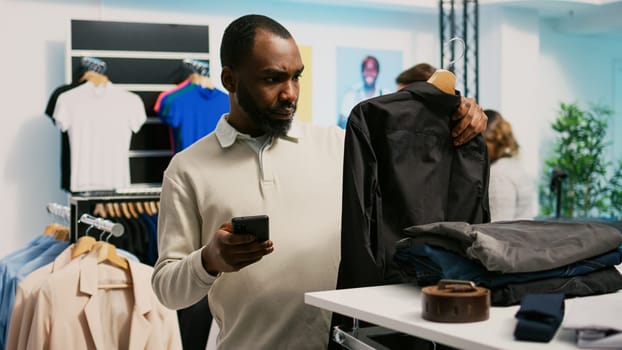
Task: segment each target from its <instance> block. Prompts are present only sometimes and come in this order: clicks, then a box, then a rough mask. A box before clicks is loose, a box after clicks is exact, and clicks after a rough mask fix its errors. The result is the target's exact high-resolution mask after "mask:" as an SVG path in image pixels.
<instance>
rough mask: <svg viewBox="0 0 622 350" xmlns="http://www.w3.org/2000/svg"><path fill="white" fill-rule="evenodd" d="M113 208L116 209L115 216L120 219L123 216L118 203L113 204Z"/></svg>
mask: <svg viewBox="0 0 622 350" xmlns="http://www.w3.org/2000/svg"><path fill="white" fill-rule="evenodd" d="M112 208H114V215H115V217H116V218H120V217H121V216H123V215H122V214H121V206H120V205H119V203H118V202H114V203H112Z"/></svg>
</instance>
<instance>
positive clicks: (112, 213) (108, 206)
mask: <svg viewBox="0 0 622 350" xmlns="http://www.w3.org/2000/svg"><path fill="white" fill-rule="evenodd" d="M106 213H107V214H108V216H109V217H111V218H113V217H115V211H114V207H113V206H112V202H108V203H106Z"/></svg>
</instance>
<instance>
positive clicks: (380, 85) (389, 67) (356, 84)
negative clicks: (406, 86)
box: [336, 47, 403, 128]
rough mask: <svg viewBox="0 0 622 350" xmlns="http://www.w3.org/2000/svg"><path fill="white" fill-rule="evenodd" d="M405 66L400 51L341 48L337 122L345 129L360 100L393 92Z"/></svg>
mask: <svg viewBox="0 0 622 350" xmlns="http://www.w3.org/2000/svg"><path fill="white" fill-rule="evenodd" d="M402 69H403V64H402V52H401V51H393V50H378V49H364V48H347V47H338V48H337V118H336V122H337V125H339V126H340V127H342V128H345V126H346V123H347V119H348V116H349V115H350V111H351V110H352V107H354V106H355V105H356V104H357V103H359V102H361V101H363V100H366V99H369V98H372V97H375V96H380V95H384V94H388V93H392V92H394V91H395V90H396V84H395V78H396V77H397V76H398V75H399V74H400V72H401V71H402Z"/></svg>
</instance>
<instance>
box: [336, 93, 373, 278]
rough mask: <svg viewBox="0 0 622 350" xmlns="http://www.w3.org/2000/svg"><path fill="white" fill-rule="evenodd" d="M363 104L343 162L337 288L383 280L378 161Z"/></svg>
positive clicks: (350, 123) (350, 125) (350, 126)
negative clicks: (378, 253) (365, 121)
mask: <svg viewBox="0 0 622 350" xmlns="http://www.w3.org/2000/svg"><path fill="white" fill-rule="evenodd" d="M363 114H364V111H363V109H362V108H361V106H360V105H359V106H357V107H355V108H354V109H353V110H352V113H351V114H350V118H349V121H348V125H347V128H346V140H345V146H344V147H345V148H344V163H343V194H342V196H343V198H342V215H341V220H342V226H341V263H340V265H339V275H338V281H337V288H339V289H341V288H351V287H362V286H369V285H376V284H379V283H380V282H382V277H381V276H382V273H381V269H380V267H379V266H378V263H377V261H376V257H375V255H376V253H377V252H378V251H379V249H378V245H379V244H382V243H381V242H380V237H379V233H378V227H379V225H380V223H381V222H382V220H381V218H380V211H379V208H381V206H380V203H379V201H380V196H379V195H378V190H379V187H378V173H377V161H376V155H375V154H374V151H373V148H372V145H371V140H370V136H369V132H368V131H367V126H366V125H365V123H362V122H361V120H362V118H363V117H364V115H363Z"/></svg>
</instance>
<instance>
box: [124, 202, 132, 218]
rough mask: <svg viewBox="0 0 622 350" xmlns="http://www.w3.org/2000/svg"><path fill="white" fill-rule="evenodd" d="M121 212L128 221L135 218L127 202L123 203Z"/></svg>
mask: <svg viewBox="0 0 622 350" xmlns="http://www.w3.org/2000/svg"><path fill="white" fill-rule="evenodd" d="M121 212H122V213H123V216H124V217H125V218H126V219H131V218H133V216H132V213H130V208H129V207H128V205H127V202H121Z"/></svg>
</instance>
